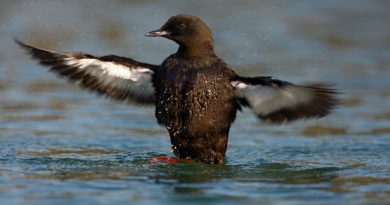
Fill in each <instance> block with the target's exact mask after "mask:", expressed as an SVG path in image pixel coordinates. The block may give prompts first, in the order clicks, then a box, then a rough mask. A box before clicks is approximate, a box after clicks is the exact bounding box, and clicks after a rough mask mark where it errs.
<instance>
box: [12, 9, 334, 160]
mask: <svg viewBox="0 0 390 205" xmlns="http://www.w3.org/2000/svg"><path fill="white" fill-rule="evenodd" d="M145 36H147V37H163V38H166V39H169V40H171V41H173V42H175V43H176V44H178V49H177V51H176V52H175V53H173V54H171V55H170V56H168V57H167V58H166V59H165V60H164V61H163V62H162V63H161V64H160V65H155V64H149V63H144V62H139V61H136V60H134V59H132V58H127V57H121V56H117V55H105V56H97V55H91V54H87V53H82V52H57V51H51V50H46V49H41V48H37V47H34V46H31V45H28V44H25V43H23V42H21V41H19V40H17V39H14V40H15V42H16V43H17V44H18V45H19V46H20V47H21V48H23V49H24V50H25V51H26V53H28V54H29V55H31V57H32V58H33V59H35V60H37V61H38V62H39V63H40V64H41V65H43V66H47V67H48V68H49V70H50V71H51V72H54V73H55V74H57V75H58V76H60V77H63V78H66V79H68V80H69V81H70V82H72V83H76V84H78V85H79V86H81V87H82V88H84V89H86V90H89V91H92V92H95V93H97V94H98V95H101V96H104V97H106V98H109V99H113V100H116V101H120V102H128V103H135V104H139V105H154V106H155V117H156V118H157V122H158V123H159V124H160V125H162V126H165V128H166V129H167V131H168V133H169V136H170V142H171V149H172V152H173V153H174V155H175V156H176V157H177V159H183V160H184V159H189V160H195V161H198V162H201V163H206V164H223V163H225V154H226V150H227V146H228V137H229V130H230V127H231V125H232V123H233V122H234V121H235V118H236V115H237V112H238V111H242V110H243V109H242V108H243V107H247V108H249V109H251V110H252V111H253V112H254V114H255V115H256V116H257V117H258V118H259V119H260V120H261V121H263V122H266V123H274V124H284V123H288V122H292V121H295V120H298V119H308V118H320V117H324V116H326V115H327V114H329V113H330V112H331V111H332V110H333V109H334V108H335V106H336V105H337V104H338V97H337V94H338V91H337V90H336V89H334V88H333V87H334V86H333V85H331V84H328V83H311V84H303V85H298V84H294V83H291V82H287V81H283V80H279V79H276V78H274V77H271V76H255V77H248V76H241V75H238V74H237V73H236V72H235V71H234V70H233V69H232V68H231V67H230V66H229V65H228V64H226V63H225V62H224V60H222V59H221V58H219V57H218V56H217V54H216V53H215V51H214V38H213V34H212V31H211V29H210V28H209V27H208V26H207V25H206V23H204V22H203V21H202V20H201V19H200V18H198V17H196V16H193V15H187V14H179V15H175V16H172V17H170V18H169V19H168V20H167V21H166V22H165V23H164V24H163V25H162V26H161V27H160V28H159V29H157V30H153V31H150V32H148V33H146V34H145Z"/></svg>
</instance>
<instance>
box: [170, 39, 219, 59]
mask: <svg viewBox="0 0 390 205" xmlns="http://www.w3.org/2000/svg"><path fill="white" fill-rule="evenodd" d="M176 55H177V56H178V57H182V58H204V57H215V56H216V55H215V53H214V46H213V44H212V43H209V42H204V43H200V44H196V45H182V44H181V45H180V46H179V49H178V50H177V52H176Z"/></svg>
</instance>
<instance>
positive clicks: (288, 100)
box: [232, 81, 313, 116]
mask: <svg viewBox="0 0 390 205" xmlns="http://www.w3.org/2000/svg"><path fill="white" fill-rule="evenodd" d="M232 85H233V86H234V87H235V88H236V95H237V96H238V97H240V98H245V99H246V100H247V101H248V103H249V105H250V106H251V107H252V109H253V110H254V112H255V113H256V114H258V115H261V116H266V115H268V114H270V113H273V112H276V111H278V110H281V109H284V108H294V107H295V106H297V105H299V104H302V103H305V102H308V101H310V100H311V99H312V98H313V93H312V91H310V90H309V89H307V88H305V87H300V86H295V85H286V86H284V87H282V88H281V87H278V86H276V85H275V86H264V85H251V84H246V83H243V82H239V81H234V82H232Z"/></svg>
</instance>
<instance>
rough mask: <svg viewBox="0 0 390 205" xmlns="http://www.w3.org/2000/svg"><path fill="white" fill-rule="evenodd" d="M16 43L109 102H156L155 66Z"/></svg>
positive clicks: (51, 68)
mask: <svg viewBox="0 0 390 205" xmlns="http://www.w3.org/2000/svg"><path fill="white" fill-rule="evenodd" d="M15 42H16V43H17V44H18V45H19V46H20V47H22V48H23V49H24V50H25V51H26V52H27V53H29V54H30V55H31V56H32V58H34V59H37V60H38V61H39V63H40V64H42V65H45V66H48V67H50V71H52V72H54V73H56V74H57V75H58V76H61V77H65V78H67V79H69V80H70V81H71V82H75V83H78V84H79V85H80V86H81V87H83V88H86V89H88V90H90V91H94V92H96V93H98V94H99V95H103V96H105V97H108V98H110V99H115V100H119V101H129V102H136V103H154V87H153V83H152V80H153V79H152V78H153V74H154V71H155V70H156V69H157V66H156V65H150V64H146V63H140V62H137V61H134V60H133V59H130V58H125V57H119V56H114V55H108V56H101V57H98V56H93V55H89V54H84V53H60V52H54V51H49V50H44V49H39V48H35V47H32V46H29V45H26V44H24V43H22V42H20V41H18V40H15Z"/></svg>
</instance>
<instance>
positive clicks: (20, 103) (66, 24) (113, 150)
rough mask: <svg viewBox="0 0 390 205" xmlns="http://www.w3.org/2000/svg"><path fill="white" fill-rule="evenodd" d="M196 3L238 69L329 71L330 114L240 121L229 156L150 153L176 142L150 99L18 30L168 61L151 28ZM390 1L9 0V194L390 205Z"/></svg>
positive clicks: (0, 154)
mask: <svg viewBox="0 0 390 205" xmlns="http://www.w3.org/2000/svg"><path fill="white" fill-rule="evenodd" d="M180 13H184V14H192V15H196V16H198V17H200V18H201V19H203V20H204V21H205V22H206V23H207V24H208V25H209V27H210V28H211V29H212V30H213V34H214V38H215V44H216V45H215V46H216V52H217V54H218V55H219V56H220V57H221V58H223V59H224V60H225V61H226V62H227V63H228V64H229V65H231V66H232V67H233V68H234V69H235V70H236V71H237V72H238V73H239V74H241V75H248V76H256V75H269V76H273V77H276V78H279V79H282V80H286V81H290V82H294V83H303V82H317V81H319V82H327V83H331V84H334V86H335V88H337V89H339V90H340V91H341V93H342V94H341V95H340V97H341V99H342V100H341V102H342V104H341V105H340V106H339V107H338V108H337V109H336V110H335V111H334V112H333V113H332V114H331V115H330V116H328V117H325V118H323V119H320V120H310V121H299V122H296V123H292V124H289V125H284V126H271V125H264V124H262V123H261V122H260V121H259V120H257V119H256V118H255V117H254V116H253V115H252V113H251V112H250V110H245V111H244V112H243V113H240V114H239V115H238V118H237V121H236V122H235V124H234V125H233V127H232V131H231V134H230V142H229V148H228V152H227V161H226V165H221V166H208V165H201V164H164V163H157V164H150V163H149V162H148V161H149V160H150V159H151V158H153V157H154V156H160V155H168V156H172V154H171V153H170V144H169V137H168V134H167V133H166V131H165V129H164V128H162V127H159V126H158V125H157V123H156V122H155V118H154V109H153V108H152V107H139V106H136V105H125V104H122V103H117V102H112V101H108V100H106V99H102V98H98V97H96V96H95V95H94V94H91V93H88V92H85V91H83V90H81V89H79V88H78V87H77V86H74V85H70V84H68V83H67V82H66V81H65V80H63V79H59V78H57V77H55V75H53V74H52V73H49V72H47V70H46V68H44V67H42V66H39V65H37V64H36V62H35V61H32V60H31V59H29V57H28V56H27V55H25V54H24V53H23V52H22V51H21V49H19V48H18V47H17V45H16V44H15V43H14V42H13V38H17V39H19V40H21V41H24V42H26V43H28V44H31V45H34V46H37V47H41V48H46V49H52V50H58V51H80V52H86V53H90V54H95V55H106V54H115V55H120V56H126V57H131V58H134V59H135V60H138V61H141V62H148V63H154V64H159V63H161V61H162V60H163V59H165V58H166V57H167V56H168V55H170V54H172V53H174V52H175V51H176V49H177V45H176V44H175V43H173V42H171V41H168V40H166V39H162V38H147V37H145V36H144V34H145V33H146V32H148V31H151V30H154V29H157V28H159V27H160V26H161V25H162V24H163V23H164V22H165V21H166V20H167V19H168V18H169V17H170V16H172V15H176V14H180ZM389 20H390V1H388V0H371V1H364V0H355V1H348V0H328V1H320V0H315V1H313V0H290V1H282V0H272V1H271V0H268V1H265V0H261V1H258V0H245V1H233V0H232V1H229V0H218V1H178V0H166V1H149V0H147V1H125V0H118V1H103V0H90V1H81V0H72V1H60V0H39V1H33V0H26V1H21V0H18V1H1V2H0V36H1V38H0V46H1V48H2V49H1V50H0V202H1V203H4V204H26V203H29V204H53V203H63V204H69V203H72V204H103V203H104V204H110V203H112V204H118V203H129V202H138V203H144V204H154V203H156V202H158V203H162V204H164V203H169V204H182V203H197V202H203V203H205V204H219V203H220V204H229V203H231V204H237V203H259V202H264V203H268V204H274V203H276V204H278V203H284V202H288V203H290V204H302V203H304V202H308V203H311V204H328V203H331V202H334V203H341V202H343V203H346V204H348V203H350V204H367V203H375V204H382V203H383V204H385V203H388V202H389V199H390V149H389V147H390V103H389V102H390V23H389Z"/></svg>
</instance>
